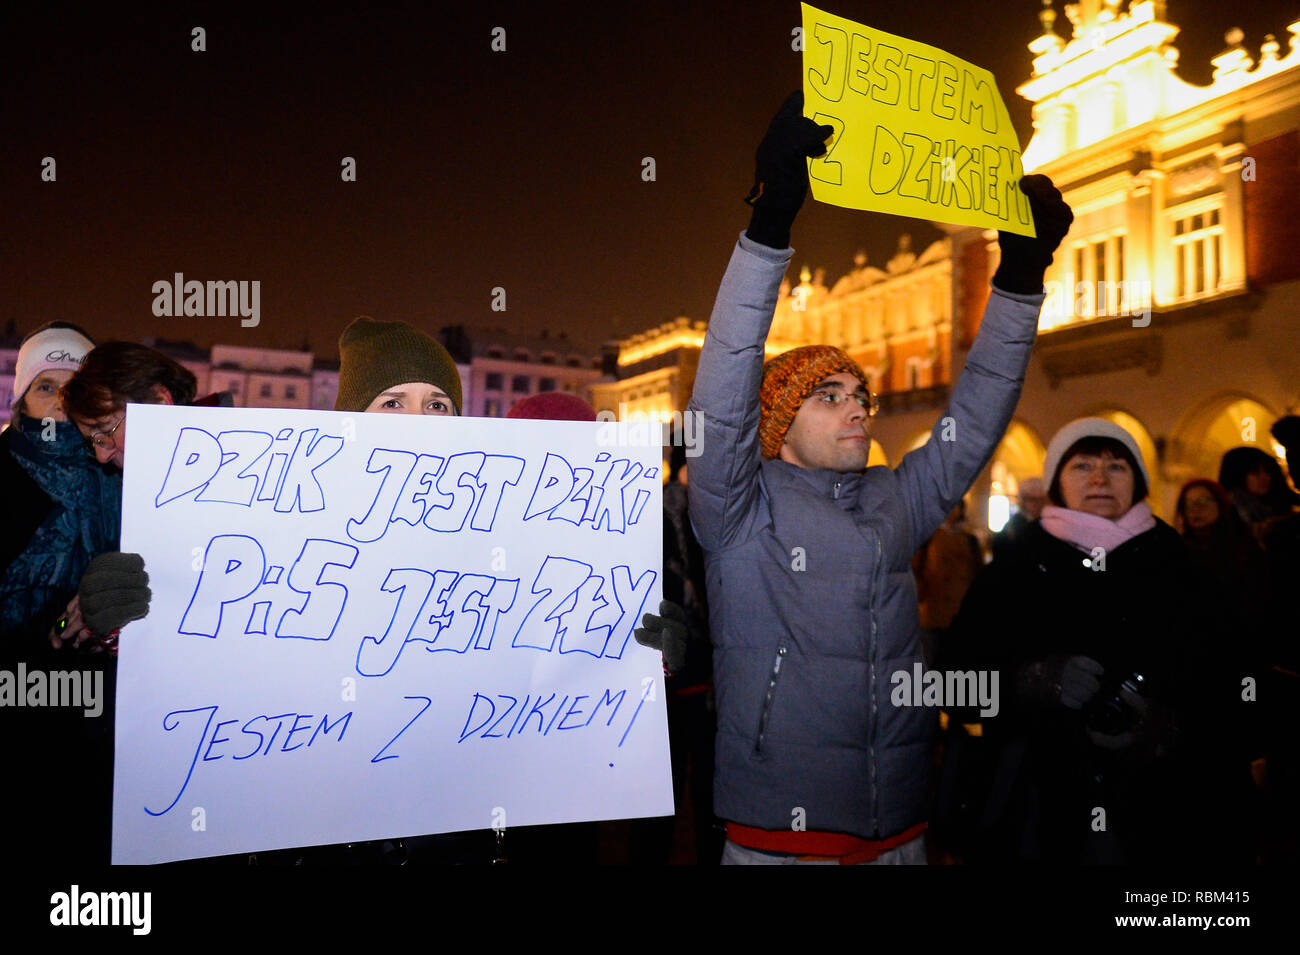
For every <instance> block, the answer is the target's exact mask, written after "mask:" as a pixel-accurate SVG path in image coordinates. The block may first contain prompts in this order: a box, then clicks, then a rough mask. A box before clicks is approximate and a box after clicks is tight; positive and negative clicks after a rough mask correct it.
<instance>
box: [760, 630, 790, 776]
mask: <svg viewBox="0 0 1300 955" xmlns="http://www.w3.org/2000/svg"><path fill="white" fill-rule="evenodd" d="M785 654H786V646H785V644H782V645H781V646H779V647H777V648H776V658H775V659H774V660H773V661H772V673H771V675H769V676H768V678H767V690H766V692H765V693H764V695H763V711H762V712H761V713H760V714H759V715H758V740H757V741H756V742H755V743H754V755H756V756H758V755H762V752H763V737H764V736H766V735H767V718H768V715H769V714H770V713H771V711H772V700H773V698H774V697H775V696H776V680H777V677H778V676H780V675H781V660H782V658H783V657H785Z"/></svg>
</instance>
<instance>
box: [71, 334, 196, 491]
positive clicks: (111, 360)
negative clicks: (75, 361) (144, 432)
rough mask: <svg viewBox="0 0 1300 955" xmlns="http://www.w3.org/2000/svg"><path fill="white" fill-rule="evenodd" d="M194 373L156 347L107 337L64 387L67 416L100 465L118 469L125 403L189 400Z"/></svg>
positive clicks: (122, 448) (183, 402) (123, 448)
mask: <svg viewBox="0 0 1300 955" xmlns="http://www.w3.org/2000/svg"><path fill="white" fill-rule="evenodd" d="M196 384H197V382H196V380H195V378H194V375H193V373H191V372H190V371H189V369H187V368H185V367H184V366H182V365H180V364H178V363H177V362H175V361H173V360H172V359H170V358H168V357H167V356H166V355H164V354H163V353H162V352H160V351H155V350H154V349H152V348H149V347H147V346H145V345H137V344H136V343H135V342H107V343H105V344H103V345H100V346H99V347H98V348H96V349H95V350H94V351H92V352H91V353H90V354H89V355H87V356H86V360H85V362H84V363H83V365H82V367H81V370H80V371H78V372H77V374H75V375H73V376H72V378H71V379H70V380H69V381H68V382H67V384H65V385H64V387H63V402H64V406H65V407H66V408H67V409H68V417H69V418H71V419H72V421H73V423H74V424H76V426H77V427H78V428H79V429H80V431H81V433H82V435H83V436H84V437H85V440H86V442H87V444H88V445H89V446H90V452H91V453H92V454H93V455H94V456H95V459H96V460H97V461H99V462H100V463H101V464H111V465H112V466H114V467H115V468H117V469H118V470H119V471H120V470H122V466H123V460H124V458H123V456H124V454H125V452H126V406H127V404H128V403H136V404H150V405H188V404H193V403H194V396H195V390H196Z"/></svg>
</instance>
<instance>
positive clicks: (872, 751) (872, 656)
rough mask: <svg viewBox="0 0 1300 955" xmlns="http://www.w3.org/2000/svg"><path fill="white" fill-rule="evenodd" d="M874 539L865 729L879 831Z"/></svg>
mask: <svg viewBox="0 0 1300 955" xmlns="http://www.w3.org/2000/svg"><path fill="white" fill-rule="evenodd" d="M872 534H873V536H874V537H875V539H876V566H875V568H874V569H873V571H872V575H871V602H870V607H871V648H870V653H869V654H868V657H867V659H868V672H869V674H870V677H869V679H870V687H869V695H870V697H871V717H870V720H869V721H868V722H869V729H868V731H867V733H868V736H867V760H868V762H869V763H870V766H871V831H872V832H874V833H879V832H880V786H879V785H878V783H877V780H876V717H877V712H876V710H877V707H876V647H877V643H876V594H877V593H878V592H879V588H878V587H877V586H876V584H877V576H878V575H879V574H880V562H881V559H882V558H881V547H880V535H879V534H878V533H875V532H874V531H873V532H872Z"/></svg>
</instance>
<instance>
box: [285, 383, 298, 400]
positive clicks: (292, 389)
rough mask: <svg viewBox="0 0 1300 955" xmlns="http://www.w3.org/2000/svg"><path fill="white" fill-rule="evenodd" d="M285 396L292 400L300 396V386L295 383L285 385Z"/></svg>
mask: <svg viewBox="0 0 1300 955" xmlns="http://www.w3.org/2000/svg"><path fill="white" fill-rule="evenodd" d="M284 396H285V397H286V398H288V399H290V400H293V399H294V398H297V397H298V388H297V386H295V385H285V386H284Z"/></svg>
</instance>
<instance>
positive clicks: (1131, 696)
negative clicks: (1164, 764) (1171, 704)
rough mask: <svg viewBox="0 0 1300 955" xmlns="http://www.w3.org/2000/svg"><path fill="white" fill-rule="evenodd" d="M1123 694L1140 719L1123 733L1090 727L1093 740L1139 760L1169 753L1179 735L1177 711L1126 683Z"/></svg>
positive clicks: (1089, 735) (1145, 760) (1122, 698)
mask: <svg viewBox="0 0 1300 955" xmlns="http://www.w3.org/2000/svg"><path fill="white" fill-rule="evenodd" d="M1119 698H1120V699H1121V700H1123V701H1124V703H1125V705H1126V706H1128V707H1129V708H1131V709H1132V710H1133V711H1134V712H1135V713H1136V714H1137V722H1136V723H1134V724H1133V726H1131V727H1130V728H1129V729H1127V730H1124V731H1123V732H1121V733H1102V732H1100V731H1099V730H1094V729H1088V730H1087V731H1086V732H1087V733H1088V739H1089V740H1091V741H1092V744H1093V745H1094V746H1098V747H1100V748H1101V749H1108V750H1110V751H1112V752H1116V753H1122V754H1123V755H1125V756H1127V757H1129V758H1131V759H1133V760H1134V761H1137V762H1148V761H1150V760H1153V759H1160V758H1161V757H1163V756H1166V755H1168V754H1169V752H1170V751H1171V750H1172V749H1173V748H1174V746H1175V743H1176V741H1177V737H1178V731H1177V727H1176V726H1175V722H1174V716H1173V712H1172V711H1171V710H1170V709H1169V708H1168V707H1166V706H1163V705H1161V704H1160V703H1157V702H1156V701H1154V700H1148V699H1145V698H1143V697H1141V696H1138V695H1137V694H1136V693H1134V692H1133V691H1131V690H1129V689H1127V688H1125V687H1120V690H1119Z"/></svg>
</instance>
